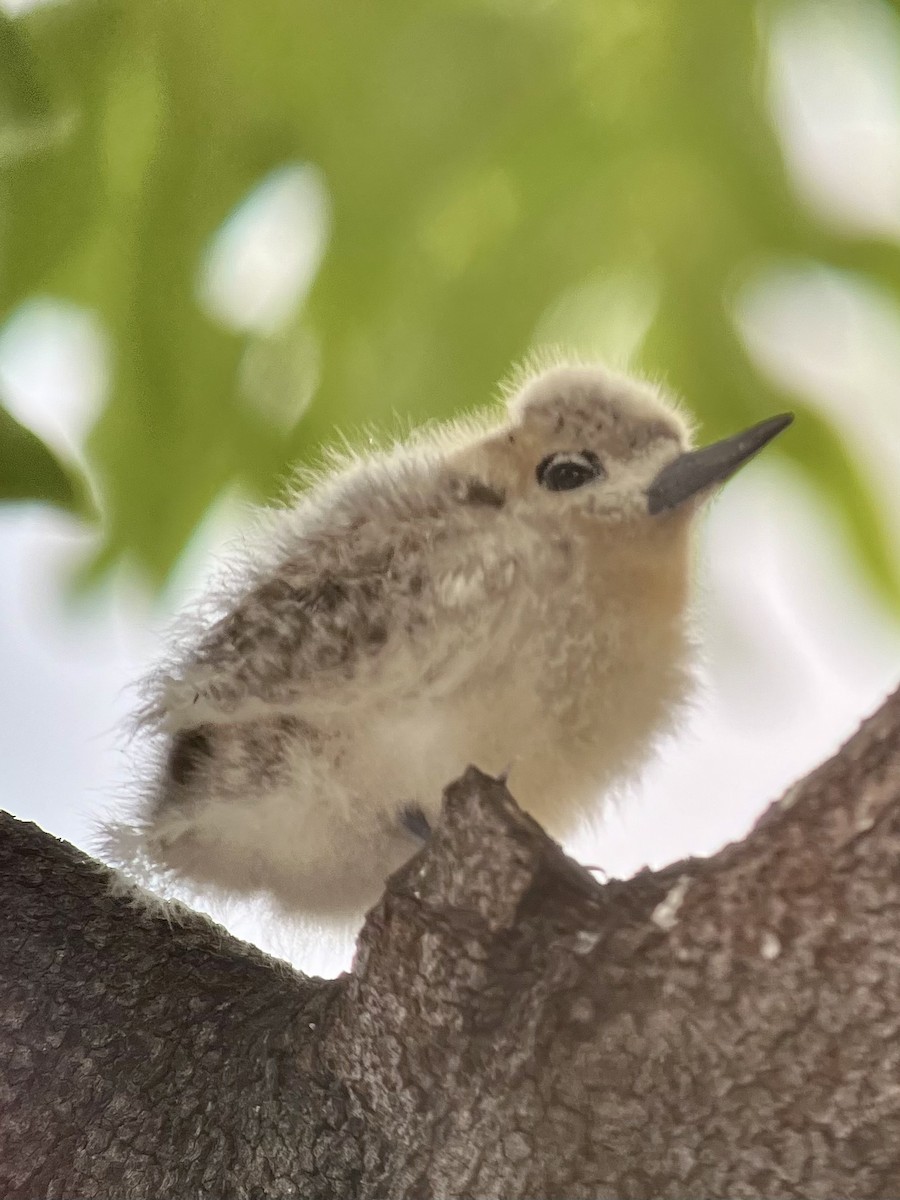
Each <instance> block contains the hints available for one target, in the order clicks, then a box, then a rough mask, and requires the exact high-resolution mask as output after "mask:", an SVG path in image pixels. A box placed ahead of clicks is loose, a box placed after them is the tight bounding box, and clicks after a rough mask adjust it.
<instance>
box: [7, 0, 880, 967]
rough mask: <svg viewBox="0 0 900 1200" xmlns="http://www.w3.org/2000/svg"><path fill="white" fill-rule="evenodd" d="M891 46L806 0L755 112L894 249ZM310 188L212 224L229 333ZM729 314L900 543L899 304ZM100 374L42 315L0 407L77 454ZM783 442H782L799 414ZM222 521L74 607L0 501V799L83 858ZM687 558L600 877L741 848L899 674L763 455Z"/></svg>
mask: <svg viewBox="0 0 900 1200" xmlns="http://www.w3.org/2000/svg"><path fill="white" fill-rule="evenodd" d="M10 4H11V0H7V5H10ZM20 6H21V5H19V7H20ZM898 51H900V40H898V34H897V23H896V18H895V17H894V16H893V14H892V13H891V11H890V10H889V9H888V8H887V6H886V5H883V4H881V3H869V2H859V3H856V2H854V5H853V6H852V19H851V16H850V9H849V8H848V7H847V6H846V5H840V4H835V5H831V4H828V5H822V4H807V5H801V6H798V7H797V9H796V10H795V13H794V15H793V16H792V17H791V19H790V20H788V21H785V22H784V23H783V24H782V25H781V26H780V27H779V28H778V29H777V30H776V35H775V41H774V46H773V58H772V62H773V68H774V71H773V85H772V103H773V109H774V111H775V113H776V114H777V116H778V120H779V124H780V128H781V130H782V137H783V140H784V144H785V150H786V154H787V156H788V160H789V162H790V163H791V165H792V168H793V170H794V171H795V173H796V178H797V186H798V188H799V189H800V190H801V191H802V193H803V194H804V195H805V196H806V198H807V199H808V201H809V202H810V203H811V204H814V205H815V206H817V207H818V208H819V209H820V210H821V211H823V212H824V213H826V214H827V215H828V216H829V218H830V219H832V220H834V221H836V222H841V223H843V224H847V225H849V226H852V227H855V228H861V229H867V230H870V231H871V230H874V231H878V232H880V233H886V234H888V235H889V236H892V237H896V236H897V235H898V233H900V101H898V97H900V77H898V71H897V67H896V64H897V62H898V61H900V52H898ZM318 187H319V183H318V181H317V180H316V179H315V178H311V177H309V176H304V177H302V178H300V177H298V176H297V175H294V176H292V177H286V180H285V181H284V186H283V187H281V190H279V189H278V188H275V189H274V190H273V189H271V188H270V189H269V193H267V197H268V199H267V201H266V203H265V204H262V203H261V204H260V205H259V208H258V212H257V217H258V219H257V220H256V221H253V220H245V221H243V223H242V227H241V229H239V230H237V231H235V230H234V229H231V230H230V231H229V235H228V236H229V239H230V241H229V242H228V244H227V246H226V249H227V250H229V252H230V254H231V258H232V261H233V264H234V266H233V271H232V272H231V273H230V274H229V270H228V261H227V259H228V255H227V254H226V255H225V256H224V257H223V256H222V254H219V256H218V257H216V258H215V259H214V261H211V263H210V265H209V270H208V272H207V276H206V278H205V279H204V284H203V286H204V289H205V296H206V299H207V302H208V303H209V304H210V305H211V307H213V308H218V311H219V312H220V313H222V314H223V315H224V316H225V317H228V316H229V315H230V319H232V320H233V321H234V322H235V323H236V324H240V323H241V322H242V321H243V322H244V323H249V324H254V323H257V324H258V323H260V322H262V323H263V324H264V323H265V321H266V320H267V316H266V314H267V313H270V312H271V313H274V312H277V311H280V310H281V309H282V308H283V306H284V304H285V303H286V296H287V297H288V298H289V297H290V295H291V289H292V288H293V289H294V291H295V292H296V291H301V290H302V288H303V286H305V285H306V284H308V276H309V272H310V271H313V270H314V269H315V265H316V262H317V258H316V252H315V250H314V248H312V249H311V248H310V247H311V241H310V236H309V232H308V230H307V232H306V234H304V235H303V236H299V235H298V237H297V240H296V244H295V245H294V252H293V253H291V252H290V246H288V248H287V250H286V249H285V245H286V243H285V236H286V235H285V228H284V227H285V223H287V224H289V223H290V221H291V220H292V219H293V217H294V215H295V214H296V212H297V211H298V206H299V208H300V209H303V210H304V211H307V212H309V210H310V205H312V206H313V207H314V206H315V205H316V204H318V203H319V201H318V198H317V197H318V192H317V191H316V189H317V188H318ZM291 189H293V191H292V190H291ZM304 206H305V209H304ZM279 222H281V225H279V224H278V223H279ZM273 229H275V230H276V234H273ZM273 247H274V248H275V252H274V253H273ZM285 264H288V265H287V268H286V267H285ZM286 269H287V271H288V272H289V273H290V271H294V273H295V276H294V278H293V282H291V280H290V279H287V280H286V277H285V270H286ZM304 272H305V275H304ZM236 279H238V281H239V286H238V287H235V280H236ZM241 295H244V296H247V297H248V301H247V303H248V305H249V308H248V309H246V310H245V311H244V313H243V314H242V313H241V311H240V306H239V298H240V296H241ZM236 304H237V305H238V307H237V308H235V305H236ZM737 315H738V321H739V325H740V328H741V330H742V332H743V334H744V337H745V338H746V340H747V343H748V345H749V346H750V348H751V349H752V351H753V353H754V354H755V355H756V356H757V357H758V359H759V360H760V361H761V362H762V363H763V364H764V365H765V366H766V368H767V369H768V370H770V371H772V372H773V373H775V374H777V375H779V376H780V377H781V378H782V379H784V380H786V381H787V382H789V383H790V384H791V385H792V386H794V387H797V388H799V389H800V390H801V391H802V392H803V393H804V394H806V395H808V396H809V398H810V399H811V400H812V401H813V402H815V403H816V404H819V405H821V406H822V407H823V408H824V409H825V410H826V411H827V412H828V413H829V414H830V416H831V417H832V419H834V420H835V421H837V422H838V423H839V425H840V428H841V429H842V431H843V432H844V434H845V436H846V438H847V439H848V441H849V442H850V443H851V445H852V446H853V447H854V449H855V450H856V451H857V452H858V453H859V454H860V455H861V456H862V457H863V460H864V462H865V464H866V467H867V470H868V472H869V474H870V477H871V478H872V479H873V480H874V481H875V484H876V486H877V487H878V488H879V491H880V495H881V499H882V503H883V506H884V512H885V516H886V519H887V520H888V521H889V522H891V526H892V528H893V529H894V530H896V532H897V544H898V546H900V488H898V486H897V473H898V466H897V465H898V463H900V319H898V313H897V311H896V310H895V308H894V307H893V306H890V305H888V304H887V303H886V302H885V301H884V300H883V298H882V297H880V296H879V295H878V294H877V293H875V292H874V291H869V290H867V289H864V288H862V287H861V286H860V285H859V284H858V283H856V282H854V281H850V280H848V279H846V278H842V277H840V276H838V275H837V274H835V273H830V272H827V271H825V270H823V269H821V268H809V267H805V266H802V265H801V266H798V265H796V264H792V265H790V266H789V267H785V268H784V269H782V270H780V271H778V272H777V273H769V274H768V275H766V276H765V277H761V278H760V279H759V280H758V282H757V284H756V285H755V286H754V288H753V289H752V290H751V291H748V292H747V293H746V294H745V296H744V297H743V299H742V303H741V307H740V310H739V313H738V314H737ZM104 386H105V371H104V347H103V339H102V336H101V334H100V332H99V331H98V330H97V329H96V328H95V326H94V325H93V323H92V321H91V319H90V317H89V316H88V315H87V314H85V313H83V312H81V311H79V310H75V309H72V308H70V307H68V306H66V305H62V304H56V303H49V302H48V303H42V304H39V305H35V306H33V307H31V308H29V309H28V310H27V311H25V312H23V313H20V314H19V316H18V317H17V318H14V320H13V322H12V323H11V324H10V325H8V326H7V327H6V328H5V329H0V394H2V397H3V400H4V402H5V403H7V404H8V405H9V407H10V409H11V410H12V411H13V412H14V413H15V414H16V415H17V416H18V417H19V418H20V419H21V420H24V421H26V422H27V423H28V424H30V425H31V426H32V427H33V428H34V429H35V430H37V431H38V432H39V433H41V435H42V436H44V437H45V438H47V440H48V441H50V442H51V443H53V444H56V445H61V446H65V447H66V448H68V449H70V450H71V449H75V450H76V451H77V449H78V447H79V446H80V445H81V444H82V442H83V438H84V434H85V431H86V430H87V429H88V428H89V426H90V423H91V420H92V417H93V414H94V413H95V412H96V410H97V406H98V404H99V403H100V402H101V400H102V395H103V388H104ZM789 436H792V437H802V436H803V430H802V426H799V425H796V426H795V427H794V429H793V430H792V432H791V434H790V435H789ZM235 512H236V506H235V504H234V503H233V502H229V501H228V500H227V499H226V500H224V501H223V502H221V503H220V504H219V506H218V507H217V508H216V510H215V511H214V512H213V513H211V514H210V516H209V519H208V520H207V522H206V524H205V526H204V528H203V529H202V530H201V531H200V533H199V534H198V536H197V538H196V540H195V543H194V545H193V546H192V547H191V549H190V550H189V552H188V554H187V555H186V556H185V560H184V562H183V564H182V566H181V569H180V571H179V575H178V578H177V579H176V580H175V581H174V583H173V585H172V587H171V588H170V589H169V592H168V594H167V596H166V597H165V598H164V603H163V604H162V605H161V606H160V605H157V606H156V607H153V606H151V604H150V602H149V601H148V599H147V598H146V597H145V596H143V595H142V594H141V592H140V591H139V589H138V588H137V587H136V586H135V585H134V583H133V581H129V580H128V579H127V578H125V577H122V578H120V579H119V580H118V581H117V583H116V585H115V586H114V587H113V588H111V589H110V590H108V591H107V592H105V593H104V594H103V595H102V596H100V597H95V598H93V599H92V600H91V601H89V602H84V603H82V604H81V605H80V606H73V605H72V603H71V601H65V600H64V599H63V587H62V581H63V580H64V578H65V577H66V575H67V573H68V571H69V570H70V568H71V565H72V564H73V563H74V562H76V561H77V560H78V558H79V557H80V556H81V555H83V553H84V550H85V535H84V533H83V532H81V531H79V530H78V529H77V527H76V526H75V525H74V524H73V523H72V522H70V521H69V520H68V519H67V518H65V517H62V516H60V515H59V514H57V513H54V512H52V511H49V510H47V509H43V508H40V507H37V506H27V507H18V508H12V507H0V713H2V718H3V719H2V721H0V756H2V761H3V764H4V779H5V787H4V790H3V797H2V802H3V803H4V804H5V805H6V806H8V807H9V808H10V809H11V810H12V811H13V812H14V813H16V814H17V815H18V816H21V817H25V818H29V819H32V820H35V821H37V822H38V823H39V824H40V825H41V826H43V827H44V828H45V829H48V830H50V831H51V832H53V833H55V834H58V835H60V836H63V837H66V838H68V839H70V840H71V841H73V842H75V843H76V844H78V845H80V846H84V847H86V848H89V847H90V839H91V826H92V822H93V821H95V820H96V818H97V816H98V815H99V814H101V813H102V812H103V811H109V810H111V809H114V808H115V806H116V804H117V802H118V801H119V799H120V798H121V797H123V796H124V795H126V794H127V791H128V786H129V779H130V777H131V776H130V770H131V768H130V764H129V759H128V755H127V746H126V742H125V738H124V732H123V731H124V728H125V725H126V722H127V717H128V714H129V712H130V711H131V709H132V707H133V693H131V692H130V690H129V689H130V687H131V685H132V684H133V682H134V681H135V680H136V679H137V678H139V677H140V675H141V674H142V672H143V671H144V670H145V669H146V667H147V666H148V665H149V664H151V663H152V662H153V659H154V655H155V654H156V653H157V652H158V649H159V646H160V640H159V639H160V630H161V629H162V628H163V627H164V625H165V623H166V621H167V619H168V616H169V615H170V614H171V613H173V612H175V611H177V610H178V608H179V607H180V606H181V605H182V604H183V602H184V600H185V597H186V596H187V595H188V594H190V593H191V592H192V591H193V590H195V589H196V588H198V587H200V586H202V580H203V576H204V574H205V572H206V571H208V570H209V568H210V566H211V562H212V559H213V558H214V554H215V550H216V548H217V547H220V546H221V545H222V543H223V542H224V541H227V539H228V538H229V536H234V531H235V528H236V526H235ZM700 562H701V567H700V588H699V592H700V600H699V604H698V626H699V628H700V629H701V631H702V634H703V641H704V644H705V651H704V655H705V664H706V665H705V671H704V674H705V686H704V689H703V693H702V695H701V697H700V699H699V700H698V702H697V704H696V706H695V708H694V710H693V712H692V714H691V717H690V719H689V721H688V722H687V723H686V725H685V727H684V728H683V729H682V730H681V732H680V734H679V735H678V736H677V737H676V738H674V739H672V740H671V741H670V742H669V743H667V744H666V745H665V746H664V747H663V748H662V749H661V752H660V754H659V756H658V757H657V758H656V759H655V760H654V761H653V762H652V764H650V765H649V766H648V769H647V770H646V772H645V774H644V776H643V778H642V779H641V780H640V781H639V782H638V783H637V784H636V785H635V786H634V788H633V789H632V790H631V792H630V794H629V795H627V796H623V797H621V798H620V799H619V800H618V801H617V802H616V803H615V804H614V805H612V806H611V807H610V808H608V810H607V814H606V818H605V820H604V822H603V824H602V826H601V827H600V828H599V829H597V830H595V831H593V832H592V833H591V834H589V835H588V834H586V835H585V836H584V837H583V838H581V839H580V840H579V841H578V842H577V843H573V846H572V849H573V850H574V851H575V852H576V853H577V854H578V856H579V857H581V858H582V859H583V861H586V862H590V863H592V864H597V865H601V866H603V867H604V868H605V869H607V870H608V871H609V872H610V873H613V874H617V875H626V874H630V873H631V872H633V871H634V870H636V869H638V868H639V867H641V866H642V865H644V864H648V865H650V866H660V865H662V864H664V863H666V862H670V861H672V860H674V859H677V858H680V857H683V856H685V855H689V854H707V853H709V852H711V851H713V850H715V849H717V848H718V847H720V846H721V845H722V844H724V843H725V842H727V841H729V840H732V839H735V838H739V837H741V836H742V835H743V834H744V833H745V832H746V831H747V829H748V828H749V827H750V825H751V824H752V823H753V821H754V820H755V819H756V818H757V817H758V816H759V815H760V813H761V812H762V811H763V810H764V809H765V807H766V806H767V805H768V803H769V802H770V801H771V800H772V799H774V798H776V797H777V796H778V795H779V794H780V793H781V792H782V791H783V790H784V789H785V788H786V787H787V786H788V785H789V784H790V783H791V782H793V781H794V780H795V779H796V778H797V777H798V776H801V775H802V774H804V773H805V772H806V771H807V770H809V769H810V768H811V767H813V766H815V765H816V764H817V763H818V762H819V761H820V760H821V759H822V758H823V757H825V756H827V755H828V754H830V753H832V752H833V751H834V750H835V749H836V748H837V747H838V745H839V744H840V743H841V742H842V741H843V740H844V739H845V738H846V737H848V736H849V735H850V734H851V733H852V732H853V730H854V729H855V727H856V725H857V724H858V723H859V721H860V720H861V719H862V718H863V717H864V716H866V715H867V714H868V713H869V712H871V711H872V710H873V709H874V708H876V707H877V706H878V704H879V702H880V701H881V700H882V699H883V697H884V696H885V695H886V694H887V693H888V692H889V691H891V690H892V689H893V688H894V687H895V686H896V684H897V683H898V680H900V619H898V615H897V614H891V613H889V612H888V611H887V610H886V609H885V608H884V607H882V606H881V605H880V604H879V602H878V601H877V600H876V599H875V598H874V597H873V596H872V595H871V593H870V592H869V591H868V590H867V588H866V587H865V585H864V584H863V583H862V581H861V580H860V578H859V575H858V571H857V569H856V566H855V564H854V563H853V562H852V561H851V559H850V558H849V556H848V550H847V547H846V545H845V543H844V541H843V539H842V536H841V531H840V529H838V528H836V527H835V523H834V518H833V516H832V515H831V514H830V513H829V512H827V511H826V510H825V509H823V508H822V507H820V506H819V505H818V504H817V502H816V501H815V499H814V497H812V496H811V495H810V493H809V492H808V491H807V489H806V488H805V486H804V484H803V483H802V481H801V479H800V478H799V477H798V476H796V475H794V474H793V473H791V472H789V471H788V470H787V469H786V468H784V467H782V466H781V465H780V464H779V463H778V462H777V461H773V459H772V457H769V458H767V457H766V455H763V456H762V457H761V458H760V459H759V460H757V461H756V462H755V463H754V464H753V465H752V466H751V467H749V468H748V469H747V470H746V471H745V472H744V473H743V474H742V475H740V476H738V477H737V478H736V479H735V480H734V481H732V482H731V483H730V484H729V485H728V487H727V489H726V490H725V491H724V493H723V495H722V497H721V499H720V500H719V501H718V502H717V503H716V504H715V505H714V506H713V508H712V511H711V512H710V514H709V516H708V519H707V520H706V522H705V525H704V529H703V534H702V553H701V555H700ZM514 783H515V779H514V777H513V778H512V780H511V784H512V786H513V790H514ZM215 915H216V916H217V917H218V918H219V919H224V920H225V922H226V923H227V924H228V925H229V927H231V928H232V929H234V930H235V932H237V933H239V934H241V935H242V936H247V937H249V938H251V939H252V940H254V941H256V942H257V943H259V944H261V945H263V946H264V947H265V948H267V949H271V950H273V951H274V952H275V953H279V954H282V955H284V956H286V957H290V958H292V959H293V961H295V962H296V963H297V964H298V965H300V966H302V967H303V968H304V969H307V970H311V971H315V972H321V973H326V974H327V973H333V972H334V971H336V970H338V969H340V968H341V967H342V966H345V965H346V964H347V962H348V956H349V952H350V946H351V940H350V938H349V936H348V934H347V933H346V931H343V933H342V934H341V935H340V936H338V935H336V934H335V933H334V932H333V931H332V932H330V933H329V934H327V935H323V934H321V933H318V934H315V935H312V934H310V932H309V931H308V930H306V931H304V930H302V929H301V930H299V931H298V930H293V929H288V928H286V927H284V926H276V925H274V924H273V923H272V922H271V921H263V920H261V919H260V914H259V911H257V910H255V909H253V908H252V907H250V906H237V905H236V906H234V907H233V908H232V909H231V910H229V911H228V912H227V913H224V912H223V910H221V909H219V910H216V912H215Z"/></svg>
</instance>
